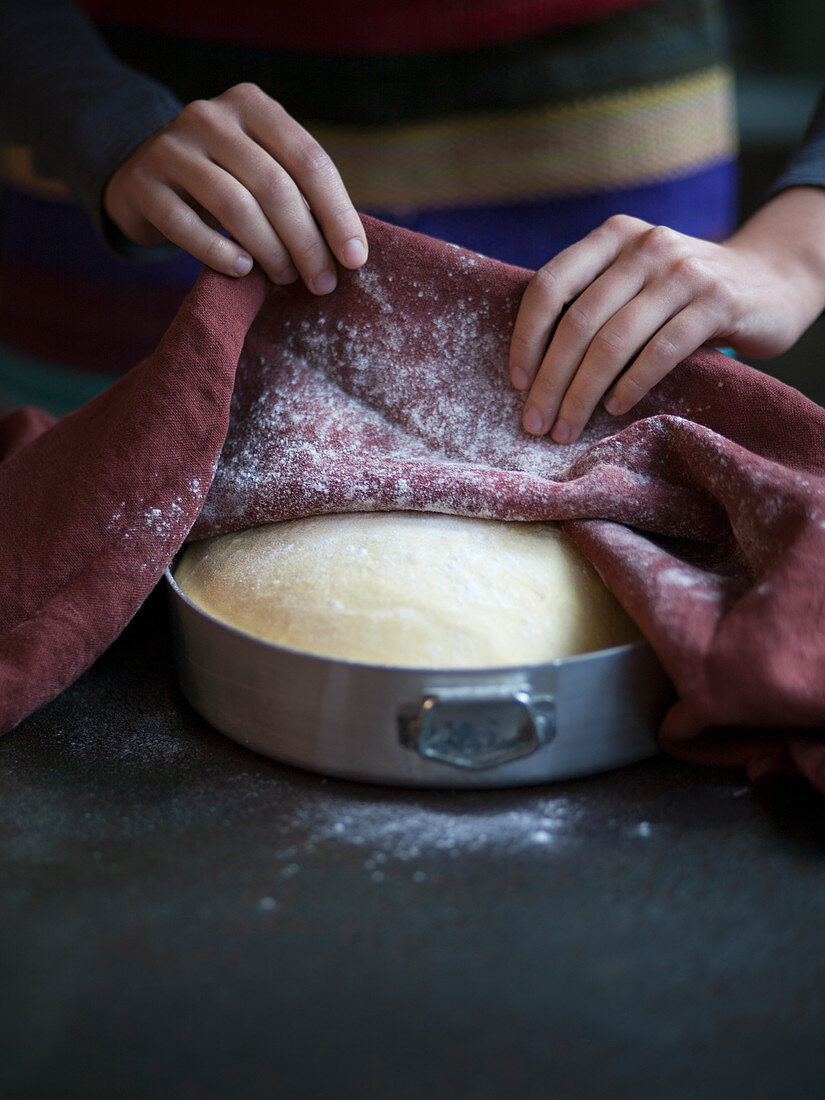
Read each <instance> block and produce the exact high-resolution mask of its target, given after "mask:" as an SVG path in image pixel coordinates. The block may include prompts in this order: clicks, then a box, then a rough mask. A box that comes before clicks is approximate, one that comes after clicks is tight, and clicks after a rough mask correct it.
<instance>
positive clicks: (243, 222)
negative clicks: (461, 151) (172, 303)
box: [0, 0, 366, 291]
mask: <svg viewBox="0 0 825 1100" xmlns="http://www.w3.org/2000/svg"><path fill="white" fill-rule="evenodd" d="M2 14H3V19H2V20H0V74H2V75H0V140H2V141H4V142H7V143H20V144H24V145H27V146H29V147H30V148H31V149H32V150H33V153H34V157H35V165H36V167H37V168H38V170H39V171H41V172H42V173H44V174H46V175H49V176H53V177H55V178H57V179H60V180H63V181H64V182H65V183H66V184H67V186H68V187H69V189H70V190H71V191H72V193H73V194H74V195H75V196H76V197H77V198H78V199H79V200H80V201H81V202H83V203H84V205H85V206H86V208H87V209H88V211H89V213H90V215H91V217H92V218H93V220H94V221H95V223H96V225H97V226H98V229H99V230H100V232H101V234H102V235H103V236H104V238H105V239H106V240H107V241H108V243H109V244H110V246H112V247H114V248H115V249H116V250H117V251H119V252H121V253H123V254H127V255H128V254H136V253H137V254H139V253H140V251H141V250H140V248H139V247H138V246H140V245H146V244H150V243H156V242H158V241H163V240H171V241H173V242H174V243H175V244H177V245H180V246H181V247H183V248H185V249H187V250H188V251H190V252H192V253H193V255H195V256H197V257H198V259H200V260H203V261H204V262H205V263H208V264H210V265H211V266H214V267H217V268H218V269H219V270H221V271H224V272H226V273H227V274H239V273H242V271H243V265H241V266H236V265H237V264H238V261H239V259H240V258H241V257H242V256H243V255H244V254H248V255H249V256H251V257H253V258H254V259H256V260H259V261H260V263H261V266H262V267H263V268H264V269H265V270H266V272H267V274H269V275H270V276H271V277H272V278H274V279H276V280H277V281H279V282H284V281H286V280H287V279H290V278H297V277H298V274H300V275H301V276H302V277H304V279H305V280H306V281H307V282H308V284H311V285H310V289H313V290H316V291H321V290H323V289H331V288H332V286H333V285H334V281H335V263H334V260H333V255H334V256H335V257H336V258H337V259H338V260H339V261H340V262H341V263H343V264H344V265H345V266H347V267H358V266H360V264H361V263H363V261H364V259H365V258H366V238H365V236H364V231H363V228H362V226H361V223H360V220H359V218H358V216H357V214H356V213H355V210H354V208H353V206H352V203H351V202H350V200H349V197H348V195H347V193H346V190H345V189H344V186H343V184H342V182H341V180H340V177H339V176H338V173H337V171H336V170H335V168H334V167H333V166H332V164H331V162H330V161H329V158H328V157H327V156H326V154H324V153H323V150H321V149H320V148H319V146H318V145H317V143H315V142H314V141H313V139H312V138H311V137H310V136H309V134H307V133H306V131H305V130H303V129H302V128H301V127H300V126H298V124H297V123H296V122H295V121H294V120H293V119H291V118H290V117H289V115H288V114H287V113H286V112H285V111H284V110H283V108H281V107H279V106H278V105H277V104H275V103H274V102H273V101H272V100H271V99H269V98H268V97H267V96H265V95H264V94H263V93H262V92H260V91H259V90H258V89H256V88H253V87H252V86H244V85H242V86H240V87H238V88H234V89H230V90H229V91H228V92H226V93H224V95H222V96H219V97H217V99H214V100H211V101H205V102H203V103H195V104H190V105H189V106H188V107H183V109H181V108H182V105H181V103H180V102H179V101H178V100H177V99H176V98H175V97H174V96H173V95H171V93H170V92H169V91H168V90H167V89H166V88H164V87H162V86H161V85H160V84H157V83H156V82H155V81H153V80H151V79H149V78H148V77H146V76H144V75H143V74H141V73H137V72H135V71H134V70H132V69H130V68H128V67H127V66H125V65H122V64H121V63H120V62H119V61H118V60H117V59H116V58H114V57H113V56H112V55H111V54H110V53H109V51H108V50H107V48H106V46H105V45H104V43H103V42H102V40H101V38H100V37H99V35H98V34H97V32H96V30H95V28H94V27H93V25H92V24H91V23H90V22H89V21H88V20H87V19H86V17H85V16H84V15H83V14H82V12H80V11H79V10H78V9H77V8H76V7H75V5H74V4H72V3H70V2H69V0H3V4H2ZM193 192H194V193H193ZM104 195H105V197H104ZM302 195H303V196H304V198H306V200H307V201H308V202H309V204H310V207H311V210H312V214H310V212H309V211H308V209H307V206H306V204H305V203H304V198H302V197H301V196H302ZM312 215H314V216H315V218H313V216H312ZM315 219H317V221H316V220H315ZM216 223H217V224H220V225H222V226H223V228H224V229H226V230H227V231H228V232H230V233H232V234H233V235H235V236H237V238H238V242H239V243H236V242H233V241H229V240H227V239H226V238H225V237H223V236H221V235H220V234H219V233H218V232H216V230H215V229H214V228H213V227H212V226H213V225H214V224H216ZM319 226H320V228H319ZM352 241H354V242H356V243H350V242H352ZM359 246H360V249H359ZM292 263H294V268H293V269H292V270H290V265H291V264H292ZM247 269H248V264H247ZM325 274H326V276H327V281H326V283H324V281H323V278H324V275H325ZM319 279H320V280H321V282H320V283H319V282H318V280H319Z"/></svg>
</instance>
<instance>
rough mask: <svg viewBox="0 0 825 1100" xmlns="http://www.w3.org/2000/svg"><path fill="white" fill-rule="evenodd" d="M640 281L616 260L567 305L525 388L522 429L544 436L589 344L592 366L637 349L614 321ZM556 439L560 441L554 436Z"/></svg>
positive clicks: (640, 275)
mask: <svg viewBox="0 0 825 1100" xmlns="http://www.w3.org/2000/svg"><path fill="white" fill-rule="evenodd" d="M643 282H644V276H643V273H642V271H641V269H640V268H639V267H638V266H637V265H634V264H632V263H631V262H629V261H628V260H627V259H625V260H621V259H620V260H617V261H616V263H614V264H613V266H612V267H610V268H609V269H608V271H606V272H605V273H604V274H603V275H601V276H600V277H599V278H597V279H596V281H595V282H594V283H592V284H591V285H590V286H589V287H588V288H587V289H586V290H585V291H584V292H583V293H582V294H581V295H579V297H578V298H577V299H576V300H575V301H574V302H573V303H572V304H571V305H570V307H569V308H568V310H567V312H566V313H565V314H564V316H563V317H562V318H561V320H560V321H559V323H558V325H557V327H556V331H555V333H554V334H553V338H552V339H551V341H550V346H549V348H548V349H547V352H546V353H545V355H544V358H543V360H542V363H541V367H540V368H539V371H538V374H537V375H536V377H535V379H534V380H533V384H532V386H531V387H530V393H529V395H528V397H527V402H526V404H525V406H524V412H523V415H522V422H523V424H524V427H525V428H526V429H527V431H529V432H533V433H534V434H536V435H544V434H545V432H548V431H549V430H550V428H551V426H552V425H553V424H554V422H555V420H556V416H557V414H558V412H559V409H560V406H561V404H562V399H563V398H564V397H565V394H566V393H567V390H568V387H569V386H570V384H571V382H572V380H573V379H574V377H575V376H576V375H577V372H578V371H579V370H580V368H581V366H582V365H583V363H584V361H585V359H586V357H587V355H588V352H589V349H590V347H591V345H593V344H595V347H594V351H595V353H596V354H595V359H596V363H597V364H598V363H600V362H602V361H604V360H609V361H613V360H616V359H621V356H622V355H625V356H626V358H625V359H624V362H622V366H624V363H626V362H627V361H628V359H629V358H630V357H631V355H632V354H633V353H634V352H635V351H636V350H637V349H638V345H636V347H633V348H632V349H631V348H630V346H629V344H628V335H629V334H627V333H626V332H625V329H626V328H627V325H628V320H629V319H628V318H623V320H622V321H621V322H620V323H619V324H618V325H617V324H616V323H614V322H615V320H616V319H617V318H618V316H619V314H620V312H621V311H622V309H623V308H625V307H626V306H627V304H628V301H632V300H633V299H634V298H635V296H636V295H637V294H638V293H639V291H640V290H641V288H642V286H643ZM668 316H669V314H668ZM660 323H661V322H660ZM620 369H621V367H617V369H616V372H615V373H614V374H613V375H612V376H611V377H610V381H611V382H612V381H613V378H615V376H616V373H618V370H620ZM602 392H604V391H602ZM599 396H601V394H600V395H599ZM554 438H555V437H554ZM557 442H566V440H561V439H557Z"/></svg>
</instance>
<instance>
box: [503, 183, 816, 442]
mask: <svg viewBox="0 0 825 1100" xmlns="http://www.w3.org/2000/svg"><path fill="white" fill-rule="evenodd" d="M823 306H825V190H822V189H819V188H815V187H795V188H791V189H789V190H788V191H784V192H781V193H780V194H779V195H778V196H776V198H774V199H773V200H772V201H771V202H770V203H768V204H767V205H766V206H765V207H763V208H762V210H760V211H758V212H757V214H756V215H754V217H753V218H752V219H751V220H750V221H749V222H748V223H746V224H745V226H743V227H742V229H740V230H739V231H738V233H736V234H735V235H734V236H733V237H731V238H730V239H729V240H728V241H726V242H725V243H724V244H713V243H711V242H709V241H703V240H699V239H697V238H694V237H688V236H685V235H683V234H681V233H677V232H675V231H674V230H671V229H667V228H665V227H664V226H652V225H650V224H648V223H647V222H644V221H641V220H639V219H638V218H631V217H625V216H623V215H619V216H616V217H613V218H610V219H609V220H608V221H606V222H604V224H603V225H601V226H599V228H598V229H596V230H594V231H593V232H592V233H590V234H589V235H588V236H587V237H585V238H584V239H583V240H581V241H579V242H578V243H577V244H574V245H572V246H571V247H570V248H567V249H565V250H564V251H563V252H560V253H559V254H558V255H557V256H556V257H555V258H554V259H552V260H551V261H550V262H549V263H548V264H545V266H544V267H543V268H542V269H541V270H540V271H538V272H537V273H536V275H535V276H534V277H533V279H532V280H531V282H530V283H529V285H528V287H527V289H526V291H525V293H524V297H523V299H522V302H521V306H520V308H519V312H518V316H517V318H516V324H515V328H514V331H513V336H512V341H511V346H510V378H511V381H512V383H513V385H514V386H515V387H516V389H519V390H526V391H529V394H528V397H527V401H526V404H525V408H524V413H523V417H522V423H523V425H524V428H525V429H526V430H527V431H528V432H531V433H533V434H534V435H544V434H545V433H547V432H548V431H551V429H552V432H551V434H552V438H553V439H554V440H555V441H556V442H557V443H570V442H573V441H574V440H575V439H576V438H577V437H578V436H579V434H580V433H581V431H582V429H583V428H584V426H585V424H586V423H587V421H588V419H589V418H590V415H591V414H592V412H593V410H594V409H595V407H596V405H597V404H598V402H599V400H600V399H601V398H602V397H604V396H605V394H606V395H607V396H606V399H605V403H604V404H605V408H606V409H607V411H608V412H610V413H613V414H614V415H619V414H622V413H625V412H627V411H628V410H630V409H631V408H632V407H633V406H634V405H635V404H636V402H637V401H639V400H640V399H641V398H642V397H643V396H644V395H645V394H646V393H647V392H648V391H649V390H650V389H651V388H652V387H653V386H655V385H656V383H657V382H659V381H660V380H661V379H662V378H664V376H665V375H666V374H667V373H668V372H669V371H671V370H673V368H674V367H675V366H676V365H677V364H678V363H680V362H681V361H682V360H683V359H684V358H686V356H688V355H690V354H691V353H692V352H694V351H695V350H696V349H697V348H699V347H701V346H703V345H715V344H716V345H727V346H730V347H732V348H733V349H734V350H735V351H737V352H739V353H740V354H743V355H748V356H754V357H756V358H764V357H768V356H772V355H779V354H781V353H782V352H783V351H786V350H787V349H788V348H789V347H791V345H792V344H793V343H794V342H795V341H796V340H797V338H798V337H799V336H800V335H801V334H802V332H804V330H805V329H806V328H807V327H808V325H809V324H811V323H812V321H813V320H815V318H816V317H817V316H818V314H819V312H820V311H821V310H822V308H823ZM565 307H566V309H565ZM622 372H624V373H622Z"/></svg>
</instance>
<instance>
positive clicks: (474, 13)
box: [81, 0, 661, 55]
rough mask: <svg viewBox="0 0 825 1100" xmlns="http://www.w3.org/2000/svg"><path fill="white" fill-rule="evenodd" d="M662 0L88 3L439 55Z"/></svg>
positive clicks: (317, 47)
mask: <svg viewBox="0 0 825 1100" xmlns="http://www.w3.org/2000/svg"><path fill="white" fill-rule="evenodd" d="M660 2H661V0H354V2H353V3H343V2H342V0H310V2H308V3H303V4H293V3H290V4H285V3H272V2H269V3H267V2H265V0H263V2H262V0H251V2H250V0H246V2H243V0H242V2H241V3H238V4H215V3H209V2H208V0H206V2H204V0H132V2H131V3H129V4H128V5H126V4H121V3H119V0H81V6H82V7H83V8H84V9H85V10H86V11H87V12H88V13H89V15H91V17H92V18H93V19H95V20H96V21H97V22H100V23H108V24H116V25H119V26H132V27H140V28H143V29H152V30H157V31H162V32H164V33H167V34H175V35H181V36H183V37H189V38H197V39H203V40H206V41H214V42H226V43H233V44H236V45H244V46H262V47H267V48H270V49H285V50H299V51H317V52H320V53H334V54H362V55H368V54H399V53H400V54H406V53H435V52H439V51H445V50H466V49H475V48H478V47H480V46H492V45H496V44H497V43H501V42H512V41H516V40H517V39H519V38H526V37H529V36H530V35H533V34H540V33H542V32H544V31H550V30H553V29H554V28H557V27H569V26H575V25H577V24H581V23H592V22H595V21H597V20H599V19H601V18H604V17H605V16H608V15H612V14H614V13H616V12H620V11H624V10H626V9H628V8H634V7H640V6H641V5H642V4H643V3H660Z"/></svg>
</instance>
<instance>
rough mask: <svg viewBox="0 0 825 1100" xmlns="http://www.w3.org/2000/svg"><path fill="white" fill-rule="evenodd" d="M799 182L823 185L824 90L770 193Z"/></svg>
mask: <svg viewBox="0 0 825 1100" xmlns="http://www.w3.org/2000/svg"><path fill="white" fill-rule="evenodd" d="M799 184H812V185H813V186H815V187H825V92H823V94H822V96H821V97H820V100H819V103H818V104H817V107H816V110H815V111H814V115H813V118H812V119H811V121H810V123H809V125H808V129H807V131H806V133H805V136H804V137H803V139H802V141H801V143H800V144H799V146H798V147H797V149H796V150H795V151H794V152H793V153H792V154H791V157H790V160H789V161H788V163H787V164H786V165H785V167H784V169H783V170H782V172H781V174H780V176H779V178H778V179H777V180H776V181H775V183H774V184H773V186H772V187H771V190H770V195H775V194H776V193H777V192H778V191H783V190H784V189H785V188H786V187H796V186H797V185H799Z"/></svg>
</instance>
